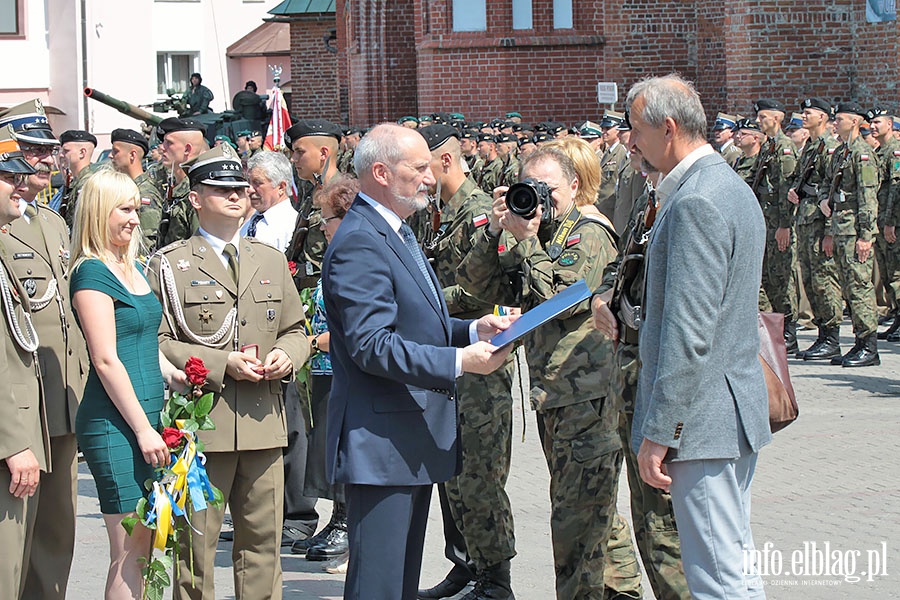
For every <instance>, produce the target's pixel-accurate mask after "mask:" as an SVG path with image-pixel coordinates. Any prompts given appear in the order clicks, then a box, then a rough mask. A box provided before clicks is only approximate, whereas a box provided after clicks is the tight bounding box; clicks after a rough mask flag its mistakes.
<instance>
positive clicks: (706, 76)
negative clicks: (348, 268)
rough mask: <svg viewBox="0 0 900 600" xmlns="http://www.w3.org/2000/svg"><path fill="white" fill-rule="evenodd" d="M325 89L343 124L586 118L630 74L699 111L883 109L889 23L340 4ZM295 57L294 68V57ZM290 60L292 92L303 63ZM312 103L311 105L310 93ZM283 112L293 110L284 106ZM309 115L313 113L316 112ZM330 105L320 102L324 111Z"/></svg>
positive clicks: (762, 10) (599, 3)
mask: <svg viewBox="0 0 900 600" xmlns="http://www.w3.org/2000/svg"><path fill="white" fill-rule="evenodd" d="M334 6H335V21H334V23H336V25H334V26H335V27H336V29H337V48H338V54H337V56H336V59H337V61H336V62H337V64H336V67H335V68H336V73H337V78H338V83H337V86H336V88H329V91H328V93H329V94H330V93H332V92H333V91H334V92H335V93H336V98H335V99H334V102H336V103H337V104H338V105H339V107H340V118H341V121H342V122H344V123H348V122H349V123H353V124H357V125H367V124H371V123H376V122H378V121H382V120H394V119H396V118H398V117H400V116H402V115H406V114H414V115H418V114H422V113H428V112H433V111H436V110H439V109H440V110H458V111H460V112H463V113H464V114H465V115H466V117H467V118H469V119H470V120H474V119H483V118H487V117H494V116H498V115H501V114H503V113H504V112H505V111H507V110H513V109H515V110H518V111H519V112H521V113H522V114H523V115H524V116H525V119H526V121H531V122H537V121H542V120H560V121H566V122H573V121H576V120H578V119H582V118H585V117H593V118H596V116H597V115H598V114H599V112H600V111H601V110H602V108H603V107H601V106H599V105H598V104H597V93H596V84H597V82H598V81H614V82H616V83H618V86H619V97H620V106H621V104H622V102H623V101H624V95H625V93H626V91H627V90H628V87H629V86H630V85H631V84H632V83H634V82H635V81H636V80H638V79H640V78H641V77H644V76H647V75H653V74H664V73H667V72H670V71H678V72H680V73H681V74H683V75H684V76H685V77H687V78H689V79H691V80H693V81H695V82H696V84H697V88H698V90H699V91H700V93H701V94H702V97H703V100H704V104H705V105H706V107H707V109H708V112H710V113H712V114H711V115H710V116H714V115H715V111H717V110H728V111H734V112H748V111H749V110H750V107H751V105H752V103H753V100H754V99H756V98H759V97H763V96H771V97H776V98H779V99H781V100H783V101H785V102H786V103H787V104H788V105H794V104H795V103H797V101H798V100H799V99H800V98H802V97H804V96H807V95H821V96H824V97H826V98H830V99H833V100H847V99H854V100H858V101H860V102H861V103H863V104H864V105H870V104H873V103H876V102H889V103H893V102H896V101H897V100H898V98H897V91H898V90H897V85H898V83H897V82H898V75H900V73H898V58H900V48H898V25H897V22H896V21H894V22H885V23H868V22H867V21H866V2H865V0H829V1H825V0H804V1H799V0H783V1H777V0H730V1H727V2H726V1H725V0H707V1H678V2H676V1H667V0H618V1H615V2H614V1H611V0H389V1H388V0H345V1H342V2H337V3H336V4H335V5H334ZM303 60H306V59H303ZM303 60H298V59H297V57H294V58H293V60H292V63H291V67H292V70H293V72H294V73H295V74H296V75H295V76H294V80H295V86H294V87H295V89H294V91H295V94H294V97H295V100H294V102H295V103H297V102H298V96H300V95H302V94H303V92H302V89H301V88H299V87H298V86H297V85H296V83H298V82H297V80H298V79H299V78H300V75H299V73H300V72H301V69H302V68H304V65H303V64H301V63H302V62H303ZM317 97H322V98H323V102H324V101H325V100H324V96H317ZM295 105H296V104H295ZM324 106H325V105H323V108H322V109H319V112H318V114H325V113H324V112H323V110H324ZM332 106H333V104H332V103H331V100H328V104H327V107H328V111H329V114H330V111H331V110H332V109H331V107H332Z"/></svg>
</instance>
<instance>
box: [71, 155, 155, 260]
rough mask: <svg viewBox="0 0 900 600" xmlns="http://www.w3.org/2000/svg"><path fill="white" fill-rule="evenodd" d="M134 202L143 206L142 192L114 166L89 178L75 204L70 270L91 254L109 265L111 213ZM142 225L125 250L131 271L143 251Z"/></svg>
mask: <svg viewBox="0 0 900 600" xmlns="http://www.w3.org/2000/svg"><path fill="white" fill-rule="evenodd" d="M127 203H131V204H133V205H134V207H135V208H136V209H138V208H140V206H141V193H140V191H139V190H138V187H137V185H136V184H135V183H134V181H133V180H132V179H131V177H129V176H128V175H126V174H124V173H119V172H118V171H114V170H113V169H110V168H102V169H100V170H98V171H97V172H96V173H94V174H92V175H91V176H89V177H88V178H87V180H85V182H84V186H83V187H82V188H81V192H80V193H79V194H78V204H77V205H76V207H75V226H74V229H73V231H72V256H71V260H70V262H69V264H70V266H69V272H70V273H71V272H72V271H74V270H75V269H76V268H77V267H78V265H79V264H81V263H82V262H84V261H85V260H87V259H89V258H97V259H99V260H102V261H103V262H104V263H105V264H107V265H109V264H110V261H109V252H108V250H109V249H110V248H109V244H110V241H109V217H110V215H111V214H112V212H113V211H114V210H115V209H116V207H118V206H120V205H122V204H127ZM141 246H142V238H141V229H140V225H138V226H137V227H135V229H134V232H133V233H132V236H131V242H130V243H129V244H128V249H127V250H126V252H125V265H124V268H125V270H126V272H127V271H130V270H132V269H134V262H135V261H136V260H137V258H138V256H139V255H140V253H141Z"/></svg>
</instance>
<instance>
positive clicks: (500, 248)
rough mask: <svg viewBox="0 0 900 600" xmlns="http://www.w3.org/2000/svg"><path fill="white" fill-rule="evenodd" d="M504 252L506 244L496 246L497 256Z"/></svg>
mask: <svg viewBox="0 0 900 600" xmlns="http://www.w3.org/2000/svg"><path fill="white" fill-rule="evenodd" d="M504 252H506V244H497V254H503V253H504Z"/></svg>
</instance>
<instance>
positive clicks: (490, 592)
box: [462, 560, 516, 600]
mask: <svg viewBox="0 0 900 600" xmlns="http://www.w3.org/2000/svg"><path fill="white" fill-rule="evenodd" d="M509 567H510V565H509V561H508V560H504V561H502V562H500V563H497V564H496V565H491V566H490V567H488V568H487V569H484V570H480V571H478V576H477V578H476V580H475V587H474V589H472V591H471V592H469V593H468V594H466V595H465V596H463V597H462V600H515V598H516V596H515V594H513V591H512V585H511V583H510V574H509Z"/></svg>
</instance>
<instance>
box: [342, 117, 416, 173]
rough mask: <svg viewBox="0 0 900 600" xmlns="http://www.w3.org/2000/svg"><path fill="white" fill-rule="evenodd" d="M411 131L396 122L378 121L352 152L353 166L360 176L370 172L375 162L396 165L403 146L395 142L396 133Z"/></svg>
mask: <svg viewBox="0 0 900 600" xmlns="http://www.w3.org/2000/svg"><path fill="white" fill-rule="evenodd" d="M409 131H411V130H410V129H409V128H408V127H403V126H401V125H397V124H396V123H380V124H378V125H376V126H375V127H373V128H372V130H371V131H369V133H367V134H366V135H364V136H363V137H362V139H361V140H359V144H357V146H356V151H355V152H354V153H353V167H354V168H355V169H356V173H357V174H358V175H359V176H360V177H362V176H363V175H367V174H369V173H371V172H372V167H373V166H374V165H375V163H379V162H380V163H384V164H386V165H389V166H393V165H396V164H397V163H399V162H400V161H401V160H403V156H404V154H403V151H404V146H403V145H402V144H398V143H397V136H396V135H394V134H396V133H406V132H409Z"/></svg>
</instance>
